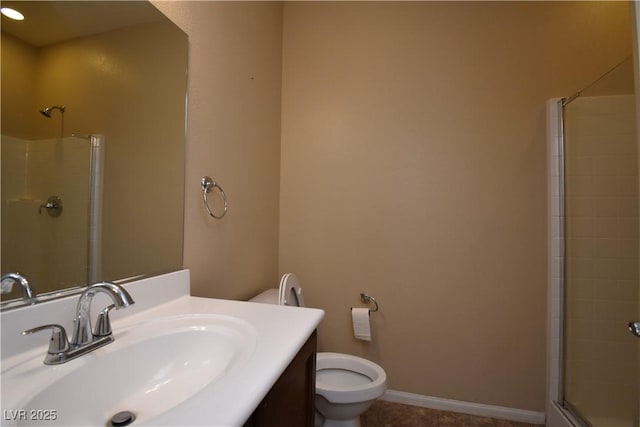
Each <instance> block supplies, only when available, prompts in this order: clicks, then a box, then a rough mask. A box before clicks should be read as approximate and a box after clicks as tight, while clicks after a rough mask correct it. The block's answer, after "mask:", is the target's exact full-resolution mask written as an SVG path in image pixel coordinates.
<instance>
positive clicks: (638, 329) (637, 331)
mask: <svg viewBox="0 0 640 427" xmlns="http://www.w3.org/2000/svg"><path fill="white" fill-rule="evenodd" d="M628 327H629V332H631V333H632V334H633V335H635V336H637V337H640V322H629V325H628Z"/></svg>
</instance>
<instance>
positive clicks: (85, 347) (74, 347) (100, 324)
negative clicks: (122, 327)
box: [22, 282, 135, 365]
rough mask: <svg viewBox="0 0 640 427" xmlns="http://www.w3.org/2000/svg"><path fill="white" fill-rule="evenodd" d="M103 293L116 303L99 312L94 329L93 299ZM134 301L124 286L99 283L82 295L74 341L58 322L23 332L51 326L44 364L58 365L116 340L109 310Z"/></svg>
mask: <svg viewBox="0 0 640 427" xmlns="http://www.w3.org/2000/svg"><path fill="white" fill-rule="evenodd" d="M99 292H101V293H105V294H107V295H109V296H110V297H111V299H112V300H113V304H111V305H109V306H107V307H106V308H104V309H103V310H102V311H101V312H100V313H99V314H98V320H97V322H96V327H95V329H94V330H93V331H92V330H91V319H90V313H91V300H92V299H93V296H94V295H95V294H96V293H99ZM134 303H135V301H134V300H133V298H131V295H129V293H128V292H127V291H126V290H125V289H124V288H123V287H121V286H118V285H115V284H113V283H107V282H103V283H96V284H94V285H91V286H89V287H88V288H87V289H85V290H84V292H82V294H80V299H79V300H78V306H77V308H76V315H75V317H74V319H73V335H72V336H71V340H70V341H69V340H68V339H67V333H66V331H65V329H64V328H63V327H62V326H60V325H55V324H50V325H43V326H38V327H36V328H33V329H28V330H26V331H23V332H22V335H29V334H32V333H34V332H40V331H43V330H45V329H51V330H52V335H51V341H50V342H49V350H47V355H46V356H45V359H44V363H45V365H58V364H60V363H65V362H68V361H69V360H72V359H75V358H76V357H79V356H82V355H83V354H86V353H89V352H91V351H93V350H95V349H97V348H100V347H102V346H104V345H107V344H109V343H111V342H113V340H114V338H113V333H112V331H111V322H110V321H109V311H111V309H113V308H115V309H116V310H119V309H121V308H124V307H128V306H130V305H133V304H134Z"/></svg>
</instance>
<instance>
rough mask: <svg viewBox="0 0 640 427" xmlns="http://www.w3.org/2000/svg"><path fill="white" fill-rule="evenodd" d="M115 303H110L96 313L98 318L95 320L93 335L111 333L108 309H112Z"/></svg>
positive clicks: (102, 335) (98, 335)
mask: <svg viewBox="0 0 640 427" xmlns="http://www.w3.org/2000/svg"><path fill="white" fill-rule="evenodd" d="M115 307H116V306H115V304H111V305H110V306H108V307H105V308H104V309H103V310H102V311H101V312H100V313H98V320H97V321H96V327H95V328H94V330H93V336H94V337H106V336H108V335H111V321H110V320H109V311H111V310H112V309H114V308H115Z"/></svg>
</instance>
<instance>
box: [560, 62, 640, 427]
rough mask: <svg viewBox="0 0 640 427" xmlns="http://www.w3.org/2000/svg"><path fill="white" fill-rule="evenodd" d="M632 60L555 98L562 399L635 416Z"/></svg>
mask: <svg viewBox="0 0 640 427" xmlns="http://www.w3.org/2000/svg"><path fill="white" fill-rule="evenodd" d="M635 108H636V100H635V96H634V75H633V61H632V59H631V58H629V59H627V60H626V61H624V62H622V63H621V64H619V65H618V66H616V67H615V68H614V69H613V70H611V71H610V72H608V73H607V74H606V75H604V76H603V77H602V78H600V79H598V80H597V81H596V82H594V83H593V84H592V85H590V86H589V87H588V88H586V89H585V90H583V91H581V92H580V93H578V94H576V95H575V96H574V97H571V98H568V99H565V100H564V101H563V103H562V128H563V144H564V147H563V148H564V150H563V159H562V168H563V182H564V188H563V193H564V194H563V195H562V196H563V197H562V205H561V207H560V209H561V210H562V211H563V218H564V224H563V225H564V227H563V236H562V237H563V241H564V248H563V249H564V251H563V252H564V268H563V273H564V277H563V279H564V280H563V281H564V286H563V290H562V293H563V298H562V305H563V307H562V311H563V315H562V316H561V318H562V340H561V342H562V345H561V354H562V356H561V360H562V368H561V370H562V374H561V378H562V382H561V391H560V396H561V399H560V400H561V401H560V402H558V403H559V404H560V405H562V406H563V407H564V408H565V409H566V410H567V411H569V413H570V414H571V416H572V417H574V420H577V422H579V423H581V424H584V425H588V426H593V427H632V426H634V427H637V426H638V343H639V342H640V340H639V339H638V338H637V337H635V336H633V335H632V334H631V333H630V332H629V331H628V328H627V325H628V323H629V322H630V321H637V320H639V319H638V298H639V293H638V288H639V286H638V269H639V265H638V253H639V251H638V245H639V243H638V234H639V233H638V228H639V227H638V152H637V135H636V132H637V130H636V111H635Z"/></svg>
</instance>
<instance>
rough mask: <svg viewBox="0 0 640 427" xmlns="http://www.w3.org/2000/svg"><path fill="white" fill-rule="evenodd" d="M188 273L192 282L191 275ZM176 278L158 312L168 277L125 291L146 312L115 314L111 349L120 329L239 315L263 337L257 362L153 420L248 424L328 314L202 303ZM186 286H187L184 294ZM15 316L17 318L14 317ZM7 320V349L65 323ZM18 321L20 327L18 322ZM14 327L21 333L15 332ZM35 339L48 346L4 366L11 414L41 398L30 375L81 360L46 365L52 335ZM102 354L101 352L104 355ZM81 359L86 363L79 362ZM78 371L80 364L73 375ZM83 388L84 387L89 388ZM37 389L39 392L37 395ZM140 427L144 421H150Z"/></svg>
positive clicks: (169, 281) (258, 343)
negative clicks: (38, 330) (27, 332)
mask: <svg viewBox="0 0 640 427" xmlns="http://www.w3.org/2000/svg"><path fill="white" fill-rule="evenodd" d="M171 274H176V273H171ZM186 274H187V280H188V271H187V273H186ZM178 276H179V277H178V278H179V279H184V273H183V272H179V274H178ZM175 278H176V276H171V277H169V279H167V278H164V281H165V282H166V284H168V285H170V286H173V287H172V288H171V289H170V290H169V293H168V295H170V298H169V299H168V300H166V301H164V302H163V301H157V303H156V304H154V305H153V306H149V305H150V302H149V301H148V300H149V299H152V297H150V296H148V295H147V293H148V291H149V289H150V288H149V285H151V286H162V283H160V282H162V278H161V280H160V281H159V282H158V281H153V278H152V279H145V280H144V282H145V284H144V286H143V287H140V286H137V285H135V284H131V285H126V286H125V287H126V288H127V290H129V292H130V294H131V295H132V296H133V298H134V299H135V300H136V305H138V306H139V307H138V309H137V310H132V311H131V312H130V314H129V315H124V313H125V312H126V311H128V310H129V309H125V310H119V311H118V312H117V313H114V314H117V315H118V316H114V319H113V322H112V326H113V332H114V336H115V339H116V342H115V343H113V344H110V345H115V344H116V343H117V341H118V331H119V329H120V330H122V329H124V328H126V327H127V326H130V325H133V324H136V323H138V322H141V321H144V320H146V319H157V318H164V317H168V316H175V315H181V314H216V315H223V316H231V317H234V318H237V319H240V320H241V321H244V322H246V323H248V324H250V325H251V326H252V327H253V328H254V330H255V332H256V334H255V347H254V349H253V353H252V355H251V357H249V359H248V361H246V362H245V363H244V364H243V365H242V368H241V369H238V370H237V371H236V372H234V373H233V375H227V376H224V377H223V378H221V379H220V380H218V381H216V382H215V383H213V384H212V385H210V386H207V387H205V388H203V389H202V390H201V391H200V392H198V393H197V394H195V395H194V396H193V397H192V398H190V399H188V400H186V401H184V402H182V403H180V404H179V405H177V406H176V407H175V408H172V409H170V410H168V411H166V412H165V413H163V415H162V417H160V418H154V419H152V420H150V421H149V422H150V423H151V422H152V424H153V425H176V426H177V425H180V426H190V425H207V426H241V425H242V424H244V422H245V421H246V420H247V419H248V418H249V416H250V415H251V414H252V413H253V411H254V409H255V408H256V407H257V406H258V404H259V403H260V402H261V400H262V399H263V398H264V396H265V395H266V394H267V392H268V391H269V390H270V389H271V387H272V386H273V384H274V383H275V382H276V381H277V379H278V378H279V377H280V375H281V374H282V372H284V370H285V369H286V367H287V366H288V365H289V363H290V362H291V361H292V360H293V358H294V356H295V355H296V354H297V352H298V351H299V350H300V348H301V347H302V345H303V344H304V343H305V342H306V340H307V339H308V338H309V336H310V335H311V333H313V331H314V330H315V329H316V327H317V326H318V324H319V322H320V320H321V319H322V317H323V316H324V312H323V311H322V310H317V309H308V308H298V307H286V306H278V305H270V304H258V303H250V302H242V301H231V300H220V299H211V298H198V297H192V296H189V295H181V296H177V297H176V295H175V293H176V287H175V286H176V285H175V283H173V282H174V281H175V280H174V279H175ZM156 282H158V283H159V284H158V283H156ZM183 285H184V284H183ZM183 285H182V288H184V286H183ZM152 293H153V294H154V295H158V294H161V293H162V292H161V291H159V290H158V289H155V288H154V289H153V292H152ZM145 298H146V299H147V302H146V303H145V302H143V301H144V299H145ZM72 299H73V301H77V296H76V297H72ZM43 305H44V304H43ZM136 305H134V306H132V308H133V307H136ZM69 306H70V302H69V301H67V302H66V303H62V307H64V308H66V309H67V310H64V311H65V312H64V313H60V314H55V315H54V314H52V312H49V313H48V314H49V315H51V316H53V317H56V316H58V317H59V316H61V315H68V317H69V318H71V317H73V314H74V313H73V311H70V312H66V311H68V307H69ZM71 306H73V304H71ZM54 311H55V310H54ZM9 313H11V312H8V313H6V314H9ZM120 313H122V314H120ZM4 314H5V313H3V316H2V322H3V324H2V331H3V335H7V334H8V333H10V334H11V340H9V339H5V336H3V340H2V345H3V347H6V346H7V345H12V342H13V343H15V342H16V341H15V340H16V339H17V338H16V337H15V334H17V333H18V329H26V328H28V327H33V326H37V325H42V324H45V323H57V322H59V320H57V319H55V318H54V319H50V318H46V317H43V316H38V318H37V320H35V319H32V318H31V316H27V317H26V319H27V320H25V318H23V317H24V316H23V315H21V316H17V317H16V316H15V315H12V316H4ZM12 320H13V323H16V325H12V324H10V323H11V322H12ZM12 326H14V327H12ZM13 329H16V330H15V331H14V330H13ZM19 338H20V339H27V338H29V339H31V340H33V339H34V337H33V336H31V337H22V336H20V337H19ZM35 339H36V342H39V343H40V344H41V345H38V346H37V348H26V349H22V350H24V351H22V352H20V353H19V354H11V353H12V352H10V351H8V350H7V349H6V348H3V355H4V356H6V357H4V358H3V360H2V363H3V364H2V410H3V411H5V410H17V409H21V408H20V407H19V406H20V405H21V402H24V401H25V400H26V399H29V398H30V397H31V396H32V395H33V394H34V393H35V392H37V391H39V388H40V387H41V386H42V385H41V384H40V385H36V384H34V383H35V381H29V378H30V376H34V377H35V376H37V377H39V378H42V376H43V373H44V374H45V375H46V372H47V370H52V369H55V368H59V367H64V365H70V366H71V363H73V362H74V361H72V362H69V363H67V364H64V365H57V366H56V367H53V366H47V365H44V364H43V363H42V359H43V358H44V355H45V352H46V347H47V345H46V344H47V335H45V334H36V337H35ZM12 340H14V341H12ZM18 342H19V339H18ZM31 342H33V341H30V343H31ZM105 348H107V347H105ZM6 350H7V351H6ZM96 351H97V352H99V351H100V349H98V350H96ZM167 351H171V349H167ZM83 357H84V356H83ZM81 359H82V357H81V358H80V359H77V360H81ZM25 360H27V362H25ZM24 363H28V364H29V365H30V366H29V369H27V370H26V371H25V370H24V369H22V371H23V373H21V374H20V375H15V374H12V372H14V371H15V369H14V368H15V366H17V365H19V364H24ZM71 368H72V366H71V367H70V368H68V369H71ZM24 372H27V373H28V374H25V373H24ZM78 386H79V387H82V386H83V384H79V385H78ZM34 387H38V388H37V389H34ZM123 387H126V385H123ZM140 421H141V422H142V421H143V420H140ZM5 422H6V421H5ZM5 422H3V425H5ZM103 425H104V424H103ZM132 425H133V426H135V425H144V422H142V423H137V422H134V423H133V424H132Z"/></svg>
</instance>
